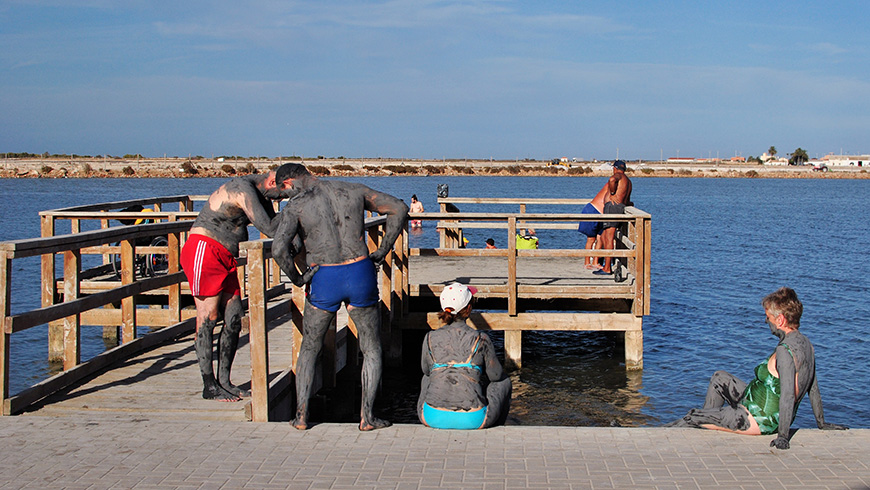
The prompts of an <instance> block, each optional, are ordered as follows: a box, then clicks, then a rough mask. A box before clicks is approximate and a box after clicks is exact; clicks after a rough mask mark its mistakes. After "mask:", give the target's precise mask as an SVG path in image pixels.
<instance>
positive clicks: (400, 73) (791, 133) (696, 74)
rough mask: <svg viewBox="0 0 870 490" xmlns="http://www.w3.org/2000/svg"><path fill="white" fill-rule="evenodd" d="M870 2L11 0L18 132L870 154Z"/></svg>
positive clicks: (219, 145)
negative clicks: (869, 21) (800, 150)
mask: <svg viewBox="0 0 870 490" xmlns="http://www.w3.org/2000/svg"><path fill="white" fill-rule="evenodd" d="M868 11H870V4H867V3H866V2H865V1H863V0H861V1H840V2H828V1H825V2H821V1H804V2H782V1H772V2H758V1H755V2H745V1H735V2H697V1H685V2H682V1H668V2H649V1H644V0H637V1H610V2H585V1H572V2H565V1H550V0H536V1H534V2H532V1H512V0H471V1H453V0H390V1H367V0H354V1H332V0H319V1H294V0H262V1H258V2H239V1H225V0H210V1H201V0H185V1H181V2H179V1H177V0H173V1H163V0H144V1H143V0H123V1H117V0H78V1H65V0H45V1H42V0H2V1H0V152H30V153H43V152H48V153H58V154H79V155H92V156H96V155H124V154H136V153H140V154H142V155H144V156H146V157H162V156H164V155H166V156H181V157H185V156H188V155H201V156H205V157H213V156H221V155H228V156H232V155H238V156H268V157H273V158H274V157H280V156H291V155H295V156H302V157H305V158H315V157H316V156H325V157H329V158H332V157H340V156H341V157H346V158H378V157H381V158H385V157H386V158H409V159H410V158H421V159H440V158H448V159H455V158H459V159H462V158H473V159H488V158H494V159H499V160H513V159H526V158H531V159H550V158H555V157H563V156H564V157H569V158H578V159H584V160H591V159H599V160H608V159H614V158H617V157H618V158H621V159H627V160H635V159H644V160H658V159H659V158H669V157H695V158H704V157H720V158H730V157H732V156H743V157H750V156H758V155H760V154H762V153H764V152H766V151H767V150H768V149H769V148H770V147H771V146H774V147H775V148H776V150H777V151H778V153H779V155H781V156H784V155H787V154H788V153H791V152H793V151H794V150H795V149H797V148H802V149H804V150H805V151H806V152H807V154H808V155H809V156H810V157H820V156H824V155H826V154H828V153H836V154H840V153H845V154H867V153H870V139H868V136H870V23H868V22H867V18H868V17H870V15H868Z"/></svg>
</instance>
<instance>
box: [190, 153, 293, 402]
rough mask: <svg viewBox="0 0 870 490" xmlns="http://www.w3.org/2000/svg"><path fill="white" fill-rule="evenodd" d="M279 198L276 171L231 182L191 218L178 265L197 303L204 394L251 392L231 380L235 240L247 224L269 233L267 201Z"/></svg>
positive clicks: (238, 320)
mask: <svg viewBox="0 0 870 490" xmlns="http://www.w3.org/2000/svg"><path fill="white" fill-rule="evenodd" d="M281 198H282V194H281V189H279V188H278V186H277V185H276V184H275V171H274V170H272V171H270V172H269V173H268V174H262V175H257V174H255V175H247V176H244V177H239V178H235V179H232V180H230V181H229V182H227V183H226V184H224V185H222V186H220V187H219V188H218V190H216V191H214V193H212V195H211V196H209V198H208V202H206V204H205V206H204V207H203V209H202V211H200V212H199V215H198V216H197V217H196V220H195V221H194V222H193V226H192V227H191V229H190V237H189V238H188V239H187V242H185V244H184V248H182V250H181V267H182V269H184V273H185V275H186V276H187V281H188V283H189V284H190V292H191V294H192V295H193V301H194V303H195V305H196V340H195V341H194V346H195V348H196V358H197V361H198V362H199V370H200V373H201V374H202V384H203V388H202V397H203V398H206V399H212V400H219V401H226V402H232V401H239V400H241V397H243V396H250V393H249V392H247V391H244V390H241V389H240V388H238V387H237V386H234V385H233V384H232V383H231V382H230V369H231V368H232V364H233V358H235V355H236V349H237V347H238V345H239V333H240V332H241V329H242V301H241V298H240V293H241V287H240V285H239V279H238V276H237V275H236V257H237V256H238V255H239V243H241V242H243V241H246V240H247V239H248V225H249V224H251V223H253V225H254V226H256V227H257V229H259V230H260V231H261V232H263V233H264V234H266V235H267V236H272V235H273V232H274V229H275V228H274V225H273V223H272V220H273V218H275V211H274V209H273V206H272V203H271V202H270V201H279V200H281ZM221 313H223V320H224V326H223V328H222V329H221V333H220V337H219V339H218V361H217V370H218V376H217V379H215V375H214V367H213V366H212V360H213V356H214V353H213V347H212V343H213V336H214V328H215V327H216V326H217V322H218V320H219V318H220V314H221Z"/></svg>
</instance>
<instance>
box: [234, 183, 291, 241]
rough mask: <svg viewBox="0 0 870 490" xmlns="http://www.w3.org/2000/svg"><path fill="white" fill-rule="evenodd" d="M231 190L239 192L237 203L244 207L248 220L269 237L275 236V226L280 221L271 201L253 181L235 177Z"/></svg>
mask: <svg viewBox="0 0 870 490" xmlns="http://www.w3.org/2000/svg"><path fill="white" fill-rule="evenodd" d="M232 184H233V185H232V186H231V187H232V188H231V190H232V191H234V192H236V193H237V199H236V204H237V205H238V206H239V207H240V208H242V210H243V211H244V212H245V215H246V216H247V217H248V220H249V221H250V222H251V224H253V225H254V226H255V227H257V229H258V230H260V232H261V233H263V234H264V235H266V236H267V237H270V238H271V237H274V236H275V228H276V227H277V224H278V223H279V220H278V219H274V218H276V216H275V210H274V209H273V208H272V205H271V203H270V202H269V200H267V199H266V198H265V197H263V195H262V194H260V192H259V191H258V190H257V187H256V186H254V184H253V183H251V182H249V181H247V180H244V179H235V180H234V181H233V182H232Z"/></svg>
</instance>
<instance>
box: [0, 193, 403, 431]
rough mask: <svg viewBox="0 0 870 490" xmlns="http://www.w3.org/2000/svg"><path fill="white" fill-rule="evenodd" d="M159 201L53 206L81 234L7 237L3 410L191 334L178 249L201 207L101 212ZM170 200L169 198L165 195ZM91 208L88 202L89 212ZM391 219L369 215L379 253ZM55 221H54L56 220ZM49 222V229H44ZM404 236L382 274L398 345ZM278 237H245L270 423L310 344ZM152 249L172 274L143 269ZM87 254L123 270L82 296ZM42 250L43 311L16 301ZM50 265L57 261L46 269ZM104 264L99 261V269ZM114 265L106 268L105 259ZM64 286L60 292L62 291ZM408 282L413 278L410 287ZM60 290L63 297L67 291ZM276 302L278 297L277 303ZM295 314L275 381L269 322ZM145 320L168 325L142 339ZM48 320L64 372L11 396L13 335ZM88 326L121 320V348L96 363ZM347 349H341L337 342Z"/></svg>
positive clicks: (1, 251)
mask: <svg viewBox="0 0 870 490" xmlns="http://www.w3.org/2000/svg"><path fill="white" fill-rule="evenodd" d="M158 200H159V199H152V200H137V201H125V202H120V203H106V204H102V205H94V206H83V207H78V208H68V209H65V210H54V211H46V212H43V213H42V217H43V223H46V222H50V223H51V226H50V228H51V231H52V232H53V231H54V222H55V221H56V220H60V219H68V220H72V221H73V223H74V224H73V225H72V226H71V228H72V229H73V230H74V231H75V232H74V233H69V234H64V235H56V236H55V235H51V236H47V237H44V238H36V239H29V240H16V241H10V242H2V243H0V313H2V315H3V316H2V318H3V326H4V332H3V335H2V337H0V342H2V345H0V356H2V359H0V391H2V395H3V407H2V413H3V414H4V415H9V414H14V413H18V412H20V411H22V410H23V409H24V408H26V407H27V406H29V405H31V404H33V403H35V402H36V401H38V400H40V399H42V398H45V397H46V396H49V395H51V394H52V393H55V392H57V391H59V390H61V389H64V388H66V387H68V386H70V385H72V384H73V383H76V382H78V381H80V380H82V379H83V378H85V377H87V376H90V375H92V374H94V373H96V372H97V371H99V370H101V369H103V368H106V367H108V366H109V365H110V364H112V363H115V362H118V361H122V360H124V359H127V358H129V357H132V356H133V355H135V354H137V353H139V352H141V351H143V350H146V349H149V348H151V347H153V346H156V345H158V344H160V343H162V342H165V341H167V340H170V339H172V338H176V337H179V336H183V335H186V334H188V333H189V332H191V331H192V330H193V329H194V327H195V323H194V322H195V320H194V318H193V317H194V316H195V310H192V309H190V310H183V309H182V301H181V296H182V295H183V294H185V293H186V294H189V290H188V289H187V284H186V278H185V276H184V273H183V272H182V271H181V269H180V265H179V255H180V250H181V247H182V245H183V242H184V239H185V237H186V234H187V232H188V230H189V229H190V226H191V224H192V221H190V218H193V217H195V215H196V213H195V212H189V211H180V212H177V213H176V212H162V211H155V212H151V213H148V214H147V218H148V219H152V220H166V221H164V222H158V223H152V224H141V225H127V226H112V225H113V224H114V223H112V224H111V225H110V224H109V223H108V220H109V219H112V220H116V219H118V218H121V219H126V218H141V217H143V215H142V214H140V213H137V212H133V213H130V212H112V211H95V209H106V208H117V207H126V206H129V205H130V204H131V203H135V204H152V205H153V204H155V201H158ZM162 202H166V201H165V200H163V201H162ZM83 208H89V209H83ZM94 219H99V220H101V221H102V224H103V226H104V228H100V229H97V230H89V231H81V226H80V223H81V221H82V220H94ZM384 222H385V218H384V217H375V218H368V219H367V220H366V227H367V229H368V237H369V247H370V248H371V249H372V250H374V249H375V248H377V246H378V245H379V243H380V239H381V236H382V233H383V231H382V227H383V224H384ZM47 228H48V227H47ZM44 229H46V228H44ZM158 235H159V236H165V237H166V238H167V242H168V244H167V245H166V246H156V247H155V246H139V247H137V246H136V242H137V240H139V239H142V238H148V237H153V236H158ZM404 243H405V237H404V236H401V237H400V238H399V239H398V240H397V243H396V245H397V249H398V250H399V253H391V254H389V255H388V256H387V258H386V260H385V263H384V265H383V266H382V267H381V271H380V282H381V305H382V308H383V315H382V318H383V322H382V326H381V333H382V335H383V338H384V339H385V344H386V348H389V344H388V342H389V338H390V326H391V321H392V319H393V317H394V315H395V311H396V308H397V307H398V312H399V314H401V302H400V300H401V298H402V297H403V290H402V285H403V283H402V281H401V280H400V281H397V282H395V284H394V281H393V278H402V277H406V276H403V275H402V274H401V273H396V272H394V269H395V268H396V267H398V266H400V265H401V264H402V263H403V262H404V263H406V262H407V260H406V259H403V256H402V254H401V251H402V250H403V244H404ZM271 245H272V241H271V240H269V239H260V240H254V241H249V242H243V243H242V244H240V250H241V257H240V258H239V278H240V284H241V285H242V288H243V291H242V295H243V306H244V307H245V308H247V310H248V324H249V328H250V337H249V338H250V343H251V385H252V401H251V404H250V407H249V410H250V413H251V416H252V419H253V420H255V421H265V420H268V413H269V405H270V402H271V400H274V398H275V397H277V396H278V395H280V394H281V392H283V391H285V390H286V387H287V386H288V385H289V382H290V381H291V380H292V379H293V378H292V376H291V375H292V373H293V372H294V371H295V359H296V356H297V355H298V349H299V345H300V344H301V341H302V321H303V318H302V314H303V312H304V301H305V295H304V292H303V291H302V289H301V288H297V287H295V286H292V284H291V287H292V293H293V294H292V295H291V297H290V298H289V299H287V300H284V301H279V302H274V301H272V300H273V299H275V298H276V297H279V296H281V295H282V294H284V293H286V291H287V284H289V283H285V282H282V281H281V270H280V268H279V267H278V266H277V264H276V263H275V262H274V260H272V259H271V257H272V256H271ZM144 253H157V254H162V255H165V257H166V260H167V262H168V265H167V270H166V271H165V273H161V274H159V275H155V276H154V277H142V276H138V275H137V274H135V271H134V266H135V258H136V256H137V255H141V254H144ZM59 254H60V255H62V256H63V267H62V278H61V280H60V281H57V280H56V278H55V272H56V271H55V267H54V265H55V257H56V256H57V255H59ZM87 254H97V255H103V254H118V255H120V262H121V269H120V277H119V278H118V280H108V281H106V280H103V281H99V282H101V283H104V285H103V286H102V287H100V288H96V287H93V286H89V287H90V288H91V291H90V292H89V293H88V294H83V293H82V284H91V283H92V282H94V281H92V279H94V278H93V277H92V276H93V273H92V272H93V271H91V270H82V256H83V255H87ZM34 256H41V257H42V266H43V267H42V271H41V272H42V274H43V275H45V277H44V279H43V283H42V290H43V292H44V293H45V291H47V290H51V294H46V296H44V297H43V300H44V303H45V304H44V305H43V306H42V307H41V308H37V309H33V310H30V311H24V312H15V313H14V314H13V312H12V311H11V309H10V306H11V291H12V290H13V287H14V286H13V285H14V283H13V274H12V271H13V270H14V269H15V268H14V267H13V261H14V259H21V258H25V257H34ZM299 259H301V257H300V258H299ZM47 265H50V267H47ZM100 268H101V267H97V269H100ZM102 268H103V269H105V266H102ZM57 284H60V287H59V290H55V289H53V288H55V287H57ZM405 287H407V284H405ZM58 293H60V294H58ZM149 293H150V294H154V293H160V294H162V295H165V296H166V303H165V305H164V306H165V307H162V308H158V309H154V308H137V298H138V297H141V295H145V294H149ZM270 302H271V303H270ZM113 303H114V304H120V308H104V306H106V305H109V304H113ZM287 313H291V315H292V317H291V318H292V326H293V327H292V328H293V332H294V336H293V348H292V351H293V361H292V362H291V365H290V366H288V367H287V369H286V370H285V371H284V372H283V373H281V374H280V375H279V376H277V377H276V378H275V379H273V380H272V382H271V383H269V382H268V381H267V380H268V378H269V359H268V338H267V334H266V332H267V331H268V330H267V323H268V322H270V321H272V320H274V319H276V318H279V317H281V316H284V315H286V314H287ZM143 320H144V323H146V324H147V325H148V326H161V327H164V328H161V329H159V330H154V331H151V332H149V333H147V334H145V335H143V336H141V337H138V338H137V336H136V328H137V326H140V325H143ZM46 324H48V325H49V330H50V335H49V336H51V330H52V329H54V330H55V334H56V335H57V336H58V337H59V338H60V346H59V349H58V350H59V354H58V355H57V357H58V358H59V359H60V360H61V361H62V363H63V369H64V370H63V372H62V373H59V374H57V375H54V376H52V377H50V378H48V379H46V380H43V381H41V382H39V383H37V384H36V385H34V386H32V387H30V388H27V389H24V390H22V391H21V392H20V393H17V394H15V395H13V396H10V393H9V386H10V383H9V364H10V359H11V352H10V346H11V338H12V337H11V336H12V334H14V333H17V332H21V331H23V330H26V329H30V328H33V327H37V326H40V325H46ZM82 325H116V326H117V325H120V330H121V339H120V340H121V345H119V346H118V347H116V348H113V349H110V350H107V351H105V352H103V353H101V354H99V355H96V356H94V357H93V358H91V359H88V360H84V361H83V360H82V359H81V340H82V337H81V327H82ZM349 327H350V328H349V330H350V333H351V334H352V335H347V336H346V337H345V336H339V337H336V335H335V328H334V326H333V329H332V330H331V333H332V335H331V336H330V337H328V339H327V346H326V348H325V349H324V362H323V363H322V369H321V374H320V376H319V378H318V379H319V380H320V381H321V382H322V383H324V384H326V385H331V384H334V378H335V373H336V372H337V371H339V370H341V369H342V367H344V366H345V365H355V360H356V352H357V350H356V349H357V345H358V344H357V342H356V330H355V327H354V326H353V325H352V322H351V325H349ZM337 347H338V348H337Z"/></svg>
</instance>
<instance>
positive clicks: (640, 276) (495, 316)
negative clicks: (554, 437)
mask: <svg viewBox="0 0 870 490" xmlns="http://www.w3.org/2000/svg"><path fill="white" fill-rule="evenodd" d="M438 202H439V204H440V205H441V208H442V212H440V213H416V214H412V219H419V220H434V221H437V229H438V231H439V235H440V237H439V238H440V239H439V243H440V247H439V248H436V249H420V248H418V249H408V250H407V251H406V253H407V254H408V255H409V256H412V257H413V256H438V257H505V258H506V259H507V260H506V265H505V270H504V271H502V272H503V276H504V277H506V279H505V281H504V283H502V284H474V283H472V284H471V285H473V286H475V287H476V288H477V289H478V297H481V298H487V297H492V298H506V300H507V307H506V311H505V312H504V313H499V312H485V313H476V314H475V315H473V316H472V318H471V322H470V323H471V324H474V326H475V327H476V328H484V329H499V330H504V331H505V357H506V361H507V363H508V365H514V366H517V367H519V366H520V365H521V354H520V352H521V347H520V346H521V333H522V331H524V330H541V329H546V330H598V331H601V330H610V331H621V332H625V357H626V365H627V367H628V368H629V369H641V368H642V366H643V334H642V318H643V316H644V315H649V313H650V300H649V298H650V252H651V227H650V225H651V216H650V215H649V214H647V213H645V212H643V211H641V210H640V209H637V208H635V207H627V208H626V214H596V215H589V214H580V212H579V211H580V209H579V208H578V209H577V211H576V212H571V213H529V212H527V211H528V209H527V207H528V206H529V205H549V206H554V205H555V206H583V205H585V204H586V203H588V202H589V200H580V199H513V198H461V197H460V198H440V199H439V200H438ZM457 204H464V205H467V204H499V205H519V207H520V212H519V213H475V212H467V206H462V208H461V209H462V210H461V211H458V212H457V211H455V209H456V208H457V207H458V206H456V205H457ZM450 205H453V206H450ZM450 208H453V209H454V212H448V209H450ZM580 221H615V222H620V223H624V225H622V226H620V227H619V228H620V231H618V232H617V235H616V240H615V242H616V243H615V248H613V249H604V250H602V249H594V250H586V249H583V248H577V249H554V248H547V249H517V248H516V239H515V237H516V236H517V231H518V229H521V228H526V229H528V228H534V229H536V230H576V229H577V223H578V222H580ZM468 229H493V230H500V231H502V232H503V233H505V235H503V236H504V237H505V238H506V243H507V244H508V247H507V248H502V249H481V248H474V249H471V248H460V244H462V243H463V234H464V230H468ZM585 257H610V258H612V259H614V262H615V261H616V259H619V261H620V263H621V265H619V266H618V267H619V268H620V274H621V275H622V276H623V277H624V278H625V280H624V281H622V282H615V281H614V280H613V279H610V280H609V281H608V280H596V281H594V282H590V283H589V284H577V285H565V284H560V285H554V284H523V283H522V282H521V281H518V277H517V264H518V261H521V260H523V259H525V258H529V259H531V258H552V259H554V260H557V261H559V263H566V262H565V259H571V258H577V259H580V260H579V262H580V263H581V264H582V260H583V258H585ZM615 267H616V266H615ZM444 286H445V284H443V283H438V282H435V283H421V284H415V285H413V286H412V288H411V294H412V295H416V296H435V295H438V294H439V293H440V292H441V290H442V289H443V287H444ZM556 298H564V299H576V300H590V301H598V302H599V303H600V302H601V301H608V300H623V301H624V302H625V303H626V304H628V305H629V310H628V312H627V314H625V313H621V312H619V311H614V310H609V311H603V310H602V311H599V312H597V313H586V312H567V311H551V312H540V311H539V312H534V313H526V312H522V311H520V310H519V308H518V305H519V303H520V300H524V299H542V300H549V299H556ZM592 304H596V303H592ZM544 308H546V307H544ZM421 324H422V325H423V326H425V327H428V328H438V326H440V323H439V321H438V319H437V314H436V313H435V312H428V313H422V318H421V313H419V312H417V313H415V314H412V315H409V316H408V317H407V318H406V319H405V320H404V321H403V322H402V327H403V328H415V326H418V325H421Z"/></svg>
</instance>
